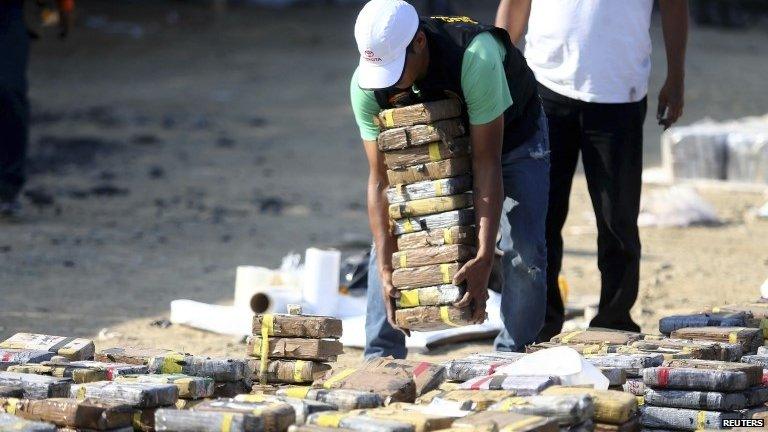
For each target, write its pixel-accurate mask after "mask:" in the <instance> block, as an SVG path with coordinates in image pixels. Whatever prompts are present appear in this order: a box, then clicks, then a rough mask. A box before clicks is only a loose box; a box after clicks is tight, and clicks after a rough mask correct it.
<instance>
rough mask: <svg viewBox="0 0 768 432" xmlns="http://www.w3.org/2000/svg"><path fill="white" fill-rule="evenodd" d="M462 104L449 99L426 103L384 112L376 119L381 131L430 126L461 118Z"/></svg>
mask: <svg viewBox="0 0 768 432" xmlns="http://www.w3.org/2000/svg"><path fill="white" fill-rule="evenodd" d="M460 115H461V102H459V101H458V100H457V99H454V98H449V99H443V100H438V101H434V102H424V103H420V104H415V105H409V106H406V107H402V108H391V109H385V110H382V111H381V112H380V113H379V115H378V116H376V118H375V119H374V120H375V121H376V123H377V125H378V126H379V128H380V129H392V128H399V127H403V126H413V125H416V124H430V123H435V122H438V121H440V120H445V119H450V118H455V117H459V116H460Z"/></svg>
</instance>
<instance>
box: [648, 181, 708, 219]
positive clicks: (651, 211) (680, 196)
mask: <svg viewBox="0 0 768 432" xmlns="http://www.w3.org/2000/svg"><path fill="white" fill-rule="evenodd" d="M719 222H720V218H718V216H717V213H716V212H715V208H714V207H712V205H711V204H709V203H708V202H706V201H705V200H704V198H702V197H701V196H700V195H699V194H698V193H696V191H695V190H694V189H693V188H692V187H690V186H672V187H669V188H664V189H656V190H652V191H650V192H648V193H645V194H644V195H643V197H642V202H641V204H640V215H639V217H638V219H637V223H638V225H639V226H643V227H649V226H656V227H686V226H690V225H695V224H716V223H719Z"/></svg>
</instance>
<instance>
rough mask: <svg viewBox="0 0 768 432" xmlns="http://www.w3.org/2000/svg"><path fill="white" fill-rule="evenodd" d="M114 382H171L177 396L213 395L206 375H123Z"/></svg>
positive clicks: (195, 397) (212, 382)
mask: <svg viewBox="0 0 768 432" xmlns="http://www.w3.org/2000/svg"><path fill="white" fill-rule="evenodd" d="M115 382H119V383H121V382H139V383H156V384H173V385H175V386H176V388H177V389H178V390H179V398H182V399H201V398H207V397H211V396H213V389H214V381H213V379H211V378H207V377H192V376H189V375H183V374H157V375H123V376H118V377H116V378H115Z"/></svg>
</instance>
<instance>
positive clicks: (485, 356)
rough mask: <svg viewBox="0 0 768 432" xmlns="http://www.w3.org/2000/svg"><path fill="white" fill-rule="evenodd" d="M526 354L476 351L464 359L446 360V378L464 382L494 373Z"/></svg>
mask: <svg viewBox="0 0 768 432" xmlns="http://www.w3.org/2000/svg"><path fill="white" fill-rule="evenodd" d="M524 356H525V354H523V353H515V352H491V353H475V354H471V355H469V356H467V357H465V358H462V359H456V360H449V361H447V362H445V364H444V365H445V369H446V378H447V379H448V380H449V381H460V382H464V381H467V380H470V379H472V378H476V377H481V376H487V375H493V374H494V373H495V372H496V369H497V368H499V367H501V366H504V365H508V364H510V363H513V362H515V361H517V360H519V359H521V358H523V357H524Z"/></svg>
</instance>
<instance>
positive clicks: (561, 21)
mask: <svg viewBox="0 0 768 432" xmlns="http://www.w3.org/2000/svg"><path fill="white" fill-rule="evenodd" d="M652 9H653V0H533V1H532V6H531V17H530V19H529V21H528V33H527V34H526V37H525V57H526V58H527V59H528V65H529V66H530V67H531V69H533V72H534V74H536V79H537V80H538V81H539V82H540V83H541V84H542V85H544V86H546V87H547V88H549V89H550V90H553V91H555V92H556V93H559V94H561V95H563V96H567V97H569V98H572V99H578V100H582V101H586V102H599V103H625V102H636V101H639V100H641V99H642V98H643V97H645V95H646V94H647V93H648V79H649V76H650V72H651V37H650V33H649V30H650V26H651V11H652Z"/></svg>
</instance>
